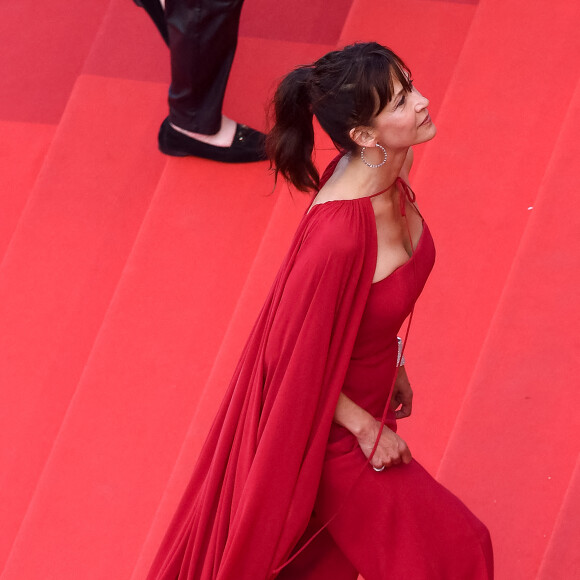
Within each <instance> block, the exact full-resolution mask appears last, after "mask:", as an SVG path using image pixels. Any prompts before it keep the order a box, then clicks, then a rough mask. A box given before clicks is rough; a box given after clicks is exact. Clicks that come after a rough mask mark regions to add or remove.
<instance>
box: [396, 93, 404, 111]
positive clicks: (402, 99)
mask: <svg viewBox="0 0 580 580" xmlns="http://www.w3.org/2000/svg"><path fill="white" fill-rule="evenodd" d="M404 104H405V95H403V96H402V97H401V98H400V100H399V102H398V103H397V106H396V107H395V109H398V108H399V107H401V106H403V105H404Z"/></svg>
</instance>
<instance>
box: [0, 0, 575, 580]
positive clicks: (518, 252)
mask: <svg viewBox="0 0 580 580" xmlns="http://www.w3.org/2000/svg"><path fill="white" fill-rule="evenodd" d="M97 4H99V5H98V6H96V5H95V6H89V5H85V4H82V5H79V6H76V5H74V3H73V4H71V3H70V2H64V0H55V2H52V3H51V4H47V5H46V6H44V5H42V4H38V3H32V2H30V0H21V1H20V2H17V3H16V2H13V3H11V4H10V5H7V6H6V10H5V12H4V15H3V20H2V22H1V23H0V30H1V32H2V38H3V39H4V43H3V46H4V47H5V48H4V50H3V51H2V55H1V56H0V63H1V64H2V70H3V72H4V74H3V76H2V79H0V83H1V84H2V90H1V91H0V128H1V129H2V135H3V137H4V139H3V144H2V145H1V146H0V186H1V187H2V192H3V193H2V195H1V196H0V465H2V469H1V470H0V490H1V493H0V521H2V526H1V528H2V532H1V533H0V570H1V571H2V572H1V574H0V577H1V578H2V580H28V579H30V580H32V579H37V578H55V579H59V580H68V579H70V580H77V579H78V578H82V579H83V580H85V579H87V580H91V579H95V580H101V579H102V578H110V579H114V580H117V579H118V580H122V579H132V580H140V579H142V578H143V577H144V575H145V573H146V570H147V567H148V565H149V563H150V561H151V558H152V557H153V554H154V552H155V549H156V546H157V544H158V542H159V540H160V537H161V535H162V533H163V531H164V529H165V526H166V525H167V521H168V518H169V517H170V515H171V513H172V511H173V509H174V507H175V504H176V502H177V501H178V499H179V496H180V494H181V491H182V489H183V486H184V485H185V482H186V481H187V479H188V477H189V473H190V471H191V466H192V463H193V462H194V461H195V457H196V454H197V453H198V451H199V448H200V445H201V442H202V441H203V438H204V435H205V433H206V431H207V429H208V427H209V425H210V423H211V420H212V417H213V413H214V412H215V409H216V407H217V405H218V403H219V401H220V398H221V394H222V392H223V390H224V388H225V386H226V383H227V381H228V379H229V375H230V374H231V372H232V368H233V366H234V364H235V362H236V359H237V357H238V355H239V352H240V349H241V347H242V345H243V343H244V341H245V338H246V335H247V332H248V329H249V327H250V326H251V324H252V322H253V319H254V317H255V315H256V313H257V310H258V309H259V307H260V305H261V302H262V299H263V297H264V294H265V293H266V291H267V289H268V286H269V283H270V280H271V279H272V278H273V276H274V272H275V271H276V270H277V268H278V264H279V262H280V260H281V258H282V256H283V254H284V251H285V247H286V245H287V243H288V240H289V238H290V236H291V235H292V232H293V229H294V227H295V225H296V223H297V220H298V219H299V217H300V215H301V213H302V211H303V209H304V207H305V203H306V199H305V198H304V197H303V196H302V195H301V194H296V193H294V194H293V196H291V195H289V193H288V191H287V189H286V188H285V187H283V186H279V187H278V189H277V191H276V192H275V193H274V194H273V195H270V194H271V191H272V179H271V176H270V175H269V174H268V171H267V164H266V163H260V164H256V165H253V166H251V167H245V166H242V167H238V166H231V167H224V166H222V165H217V164H214V163H212V162H207V161H203V160H198V159H168V158H166V157H164V156H162V155H161V154H160V153H159V152H158V151H157V150H156V143H155V137H156V132H157V129H158V127H159V124H160V122H161V121H162V119H163V118H164V116H165V115H166V89H167V82H168V51H167V49H166V47H165V46H164V45H163V43H162V42H161V40H160V39H159V38H158V37H157V33H156V31H155V29H154V27H153V25H152V24H151V23H150V22H149V20H148V19H147V17H146V15H145V13H144V12H143V10H141V9H138V8H137V7H136V6H135V5H134V4H133V2H131V1H130V0H111V1H110V2H108V3H106V2H101V3H97ZM23 22H26V23H27V26H26V27H23V25H22V23H23ZM579 24H580V5H579V4H578V3H577V2H573V1H572V0H556V1H554V2H548V1H547V0H540V1H539V2H536V3H533V4H530V3H529V2H524V1H523V0H515V1H514V2H509V3H506V2H501V1H500V0H480V1H479V2H477V1H476V0H469V1H468V0H465V1H446V0H393V1H392V2H388V3H380V2H379V3H377V2H370V1H369V0H354V1H351V0H340V1H335V2H329V1H328V0H313V1H310V2H305V1H304V0H293V1H291V2H287V3H284V4H283V5H279V6H278V5H276V6H275V8H272V4H271V3H266V2H265V0H247V2H246V5H245V7H244V11H243V18H242V24H241V31H240V32H241V37H240V42H239V48H238V53H237V56H236V61H235V63H234V69H233V71H232V76H231V79H230V83H229V85H228V92H227V95H226V105H225V108H226V112H227V113H228V114H229V115H231V116H232V117H234V118H237V119H240V120H241V121H244V122H247V123H249V124H251V125H253V126H256V127H259V128H265V127H266V121H265V106H266V102H267V100H268V98H269V96H270V95H271V94H272V91H273V89H274V87H275V86H276V82H277V80H278V79H279V78H280V77H281V76H282V75H284V74H285V73H286V72H287V71H288V70H290V69H291V68H293V67H294V66H296V65H298V64H303V63H306V62H310V61H312V60H313V59H315V58H317V57H318V56H320V55H322V54H324V53H325V52H327V51H328V50H331V49H332V48H334V47H335V46H341V45H343V44H345V43H349V42H352V41H355V40H370V39H372V40H377V41H379V42H383V43H385V44H387V45H389V46H391V47H392V48H394V49H395V50H396V51H397V52H399V53H400V54H401V55H402V56H403V57H404V59H405V60H406V61H407V62H408V64H409V65H410V67H411V69H412V71H413V75H414V78H415V80H416V83H417V86H418V88H419V89H420V90H421V91H422V92H423V93H424V94H426V95H427V96H428V97H429V98H430V100H431V107H430V109H431V112H432V115H433V116H434V117H435V120H436V123H437V126H438V129H439V135H438V137H437V139H436V140H435V141H433V142H432V143H429V144H428V145H427V146H424V147H421V148H417V151H416V167H415V171H414V176H413V185H414V188H415V189H416V191H417V193H418V199H419V204H420V207H421V210H422V212H423V213H424V214H425V215H426V217H427V219H428V221H429V224H430V229H431V230H432V231H433V235H434V237H435V240H436V243H437V249H438V263H437V265H436V268H435V271H434V274H433V277H432V279H431V281H430V282H429V284H428V286H427V289H426V292H425V293H424V295H423V298H422V300H421V302H420V304H419V306H418V308H417V315H416V317H415V322H414V327H413V330H412V333H411V342H410V344H409V347H408V351H407V356H408V360H409V365H408V370H409V374H410V376H411V380H412V383H413V386H414V388H415V392H416V399H415V411H414V416H413V418H411V419H408V420H407V421H406V422H403V423H402V425H401V432H402V434H403V436H404V437H405V438H406V439H407V440H408V442H409V445H410V447H411V449H412V450H413V452H414V454H415V456H416V457H417V458H418V459H419V460H420V461H421V462H422V463H423V464H424V465H425V466H426V467H427V468H428V469H429V470H430V471H431V472H433V473H437V474H438V477H439V478H440V479H441V480H442V481H443V482H444V483H445V484H446V485H447V486H449V487H450V488H451V489H452V490H453V491H455V492H456V493H457V494H459V495H460V497H462V498H463V499H464V500H465V501H466V502H467V504H468V505H469V506H470V507H471V508H472V509H473V510H474V511H475V512H476V513H477V515H479V516H480V517H481V518H482V519H483V520H484V521H485V522H486V523H487V524H488V526H489V527H490V530H491V533H492V537H493V540H494V544H495V550H496V558H497V576H496V577H497V578H498V579H499V580H529V579H531V578H537V579H541V580H559V579H563V580H567V579H568V578H570V579H571V578H576V577H580V559H579V557H578V550H577V546H578V544H579V543H580V535H579V532H578V525H577V521H578V517H580V504H579V503H578V497H579V494H580V487H579V486H580V476H579V468H578V459H579V457H580V444H579V442H580V422H579V421H578V419H577V412H575V411H576V410H577V409H578V404H579V403H580V401H579V400H578V394H577V391H578V389H577V388H576V383H577V380H576V377H577V375H578V372H579V370H580V368H579V367H580V360H579V356H578V353H579V352H580V344H579V343H578V339H577V329H578V327H579V326H580V324H579V323H580V320H579V319H578V317H579V311H578V307H577V305H576V303H575V295H576V287H577V286H578V282H579V280H578V273H577V263H578V256H579V253H580V247H579V246H578V242H577V238H578V233H577V232H578V231H579V225H580V224H579V216H580V206H579V202H578V201H577V199H576V198H577V196H576V194H575V192H576V189H577V187H578V184H579V182H580V175H579V173H578V163H577V159H578V157H579V155H580V151H579V150H578V144H577V135H576V134H577V127H578V126H579V125H580V108H579V107H580V100H579V97H580V92H579V72H580V58H579V57H578V55H579V54H580V39H579V37H578V34H577V28H578V25H579ZM332 155H333V153H332V151H331V145H330V144H329V142H328V140H327V139H323V138H321V139H320V140H319V150H318V163H319V165H321V166H322V165H324V164H325V163H326V162H327V161H328V160H329V159H330V158H331V156H332ZM528 208H533V209H528Z"/></svg>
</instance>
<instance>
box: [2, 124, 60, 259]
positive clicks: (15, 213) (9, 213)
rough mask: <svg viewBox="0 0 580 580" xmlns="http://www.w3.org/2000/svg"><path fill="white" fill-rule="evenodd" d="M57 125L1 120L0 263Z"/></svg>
mask: <svg viewBox="0 0 580 580" xmlns="http://www.w3.org/2000/svg"><path fill="white" fill-rule="evenodd" d="M55 129H56V127H55V126H54V125H42V124H39V123H15V122H12V121H0V134H2V140H1V141H0V191H1V192H2V195H1V196H0V264H1V263H2V258H3V256H4V253H5V251H6V248H7V247H8V244H9V243H10V238H11V237H12V234H13V233H14V230H15V229H16V225H17V223H18V220H19V218H20V214H21V213H22V210H23V208H24V206H25V205H26V201H27V199H28V196H29V194H30V190H31V189H32V186H33V185H34V182H35V181H36V178H37V176H38V173H39V172H40V169H41V167H42V163H43V161H44V157H45V155H46V152H47V151H48V148H49V146H50V143H51V141H52V138H53V135H54V132H55Z"/></svg>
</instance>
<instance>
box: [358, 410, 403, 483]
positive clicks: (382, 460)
mask: <svg viewBox="0 0 580 580" xmlns="http://www.w3.org/2000/svg"><path fill="white" fill-rule="evenodd" d="M380 427H381V423H380V421H377V420H376V419H374V420H373V422H370V423H369V425H368V427H367V428H366V429H365V430H364V431H363V432H361V433H360V434H359V435H358V436H357V441H358V444H359V445H360V448H361V450H362V452H363V453H364V454H365V457H366V458H367V459H368V458H369V456H370V454H371V451H372V450H373V447H374V445H375V441H376V440H377V437H378V435H379V429H380ZM411 459H412V456H411V451H410V450H409V447H407V444H406V443H405V441H403V439H401V437H399V436H398V435H397V434H396V433H395V432H394V431H392V430H391V429H389V428H388V427H387V426H386V425H385V426H384V427H383V432H382V433H381V437H380V439H379V444H378V445H377V449H376V451H375V453H374V455H373V458H372V459H371V461H370V463H371V465H372V466H373V467H374V468H375V469H376V470H379V471H380V470H381V468H383V467H392V466H393V465H398V464H399V463H409V462H410V461H411Z"/></svg>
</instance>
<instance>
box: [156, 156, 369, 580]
mask: <svg viewBox="0 0 580 580" xmlns="http://www.w3.org/2000/svg"><path fill="white" fill-rule="evenodd" d="M334 165H335V164H332V165H331V167H329V169H328V170H327V172H326V173H325V175H327V174H328V173H330V171H331V170H332V169H334V167H333V166H334ZM376 257H377V239H376V224H375V216H374V211H373V208H372V204H371V201H370V199H369V198H361V199H355V200H345V201H332V202H328V203H324V204H320V205H315V206H314V207H313V208H312V209H311V210H310V212H308V213H307V214H306V215H305V216H304V218H303V219H302V221H301V223H300V225H299V227H298V230H297V232H296V234H295V236H294V239H293V241H292V244H291V246H290V250H289V252H288V254H287V256H286V258H285V260H284V262H283V264H282V267H281V269H280V271H279V273H278V275H277V276H276V279H275V281H274V284H273V286H272V288H271V290H270V292H269V295H268V298H267V300H266V303H265V305H264V307H263V308H262V311H261V313H260V315H259V317H258V319H257V321H256V324H255V326H254V328H253V330H252V332H251V334H250V337H249V340H248V342H247V344H246V347H245V349H244V351H243V353H242V356H241V359H240V361H239V363H238V366H237V368H236V371H235V373H234V376H233V378H232V381H231V383H230V386H229V388H228V391H227V393H226V396H225V398H224V401H223V403H222V405H221V407H220V410H219V412H218V414H217V416H216V419H215V420H214V423H213V426H212V428H211V430H210V433H209V435H208V438H207V440H206V442H205V444H204V447H203V449H202V451H201V454H200V457H199V459H198V462H197V464H196V466H195V469H194V472H193V475H192V478H191V481H190V483H189V485H188V487H187V489H186V491H185V494H184V496H183V499H182V501H181V503H180V505H179V508H178V510H177V512H176V514H175V516H174V518H173V521H172V523H171V525H170V527H169V530H168V532H167V534H166V536H165V538H164V540H163V543H162V545H161V547H160V549H159V552H158V554H157V557H156V559H155V562H154V564H153V567H152V568H151V571H150V572H149V575H148V580H176V578H179V579H187V580H210V579H212V580H213V579H218V580H232V579H234V578H235V579H237V580H267V579H270V578H274V577H275V573H274V572H273V570H275V569H276V568H278V567H279V566H280V565H282V564H283V563H284V562H285V561H286V560H287V559H288V557H289V555H290V553H291V551H292V549H293V548H294V546H295V545H296V543H297V542H298V540H299V539H300V537H301V536H302V534H303V532H304V530H305V529H306V526H307V524H308V521H309V519H310V516H311V513H312V509H313V505H314V501H315V498H316V493H317V490H318V485H319V480H320V475H321V470H322V465H323V460H324V454H325V448H326V444H327V440H328V435H329V432H330V427H331V423H332V420H333V415H334V410H335V407H336V403H337V400H338V396H339V394H340V391H341V389H342V386H343V383H344V379H345V375H346V371H347V367H348V364H349V360H350V356H351V352H352V349H353V346H354V342H355V338H356V335H357V332H358V328H359V324H360V321H361V318H362V315H363V311H364V308H365V304H366V301H367V296H368V293H369V290H370V287H371V283H372V278H373V275H374V271H375V267H376Z"/></svg>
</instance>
